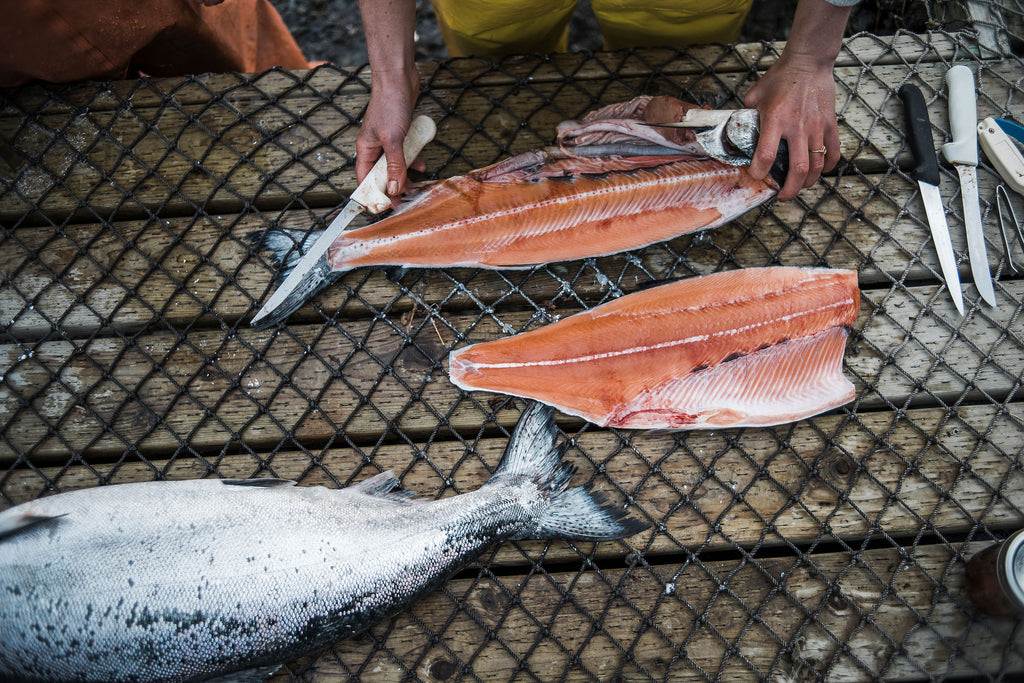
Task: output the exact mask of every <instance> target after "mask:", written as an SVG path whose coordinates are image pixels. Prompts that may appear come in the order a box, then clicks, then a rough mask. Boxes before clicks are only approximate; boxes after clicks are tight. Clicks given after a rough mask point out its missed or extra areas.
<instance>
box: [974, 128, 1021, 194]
mask: <svg viewBox="0 0 1024 683" xmlns="http://www.w3.org/2000/svg"><path fill="white" fill-rule="evenodd" d="M1011 137H1013V138H1016V139H1017V140H1020V141H1021V142H1024V128H1022V127H1021V126H1018V125H1017V124H1016V123H1013V122H1012V121H1007V120H1005V119H995V118H992V117H991V116H990V117H988V118H987V119H985V120H984V121H982V122H981V123H979V124H978V141H979V142H980V143H981V148H982V149H983V150H985V156H987V157H988V160H989V161H990V162H992V166H993V167H995V169H996V171H997V172H998V173H999V176H1000V177H1001V178H1002V179H1003V182H1005V183H1006V184H1007V185H1009V186H1010V189H1012V190H1015V191H1016V192H1018V193H1019V194H1022V195H1024V156H1021V153H1020V150H1019V149H1017V146H1016V145H1015V144H1013V140H1011V139H1010V138H1011Z"/></svg>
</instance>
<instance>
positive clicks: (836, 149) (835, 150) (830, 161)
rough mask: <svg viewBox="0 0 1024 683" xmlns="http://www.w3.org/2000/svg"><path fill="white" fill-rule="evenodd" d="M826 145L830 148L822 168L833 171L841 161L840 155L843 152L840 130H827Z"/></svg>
mask: <svg viewBox="0 0 1024 683" xmlns="http://www.w3.org/2000/svg"><path fill="white" fill-rule="evenodd" d="M825 146H826V147H827V148H828V153H826V154H825V164H824V166H823V167H822V170H823V171H831V170H832V169H833V168H835V167H836V165H837V164H838V163H839V157H840V154H841V152H842V144H841V143H840V142H839V131H838V130H837V129H836V128H832V129H831V130H829V131H827V132H826V134H825Z"/></svg>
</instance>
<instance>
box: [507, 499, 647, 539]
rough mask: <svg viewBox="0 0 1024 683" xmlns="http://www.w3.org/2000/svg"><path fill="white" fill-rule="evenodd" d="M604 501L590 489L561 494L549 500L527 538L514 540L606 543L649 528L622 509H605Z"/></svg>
mask: <svg viewBox="0 0 1024 683" xmlns="http://www.w3.org/2000/svg"><path fill="white" fill-rule="evenodd" d="M604 500H605V499H604V496H602V495H601V494H600V493H598V492H596V491H591V490H590V487H589V486H574V487H573V488H571V489H567V490H565V491H561V492H560V493H558V494H556V495H553V496H552V497H551V504H550V505H549V506H548V509H547V510H545V511H544V515H543V516H542V517H541V518H540V519H539V520H538V521H537V525H536V526H535V527H534V528H533V529H532V530H531V532H530V534H529V535H523V536H521V537H519V538H517V539H516V540H526V539H549V538H550V539H561V540H566V541H608V540H613V539H616V538H626V537H627V536H632V535H633V534H637V533H640V532H641V531H644V530H646V529H649V528H650V524H647V523H646V522H641V521H640V520H638V519H633V518H631V517H629V516H628V514H629V513H628V512H626V511H625V510H623V509H622V508H617V507H615V506H613V505H605V504H604Z"/></svg>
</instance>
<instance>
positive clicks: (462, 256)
mask: <svg viewBox="0 0 1024 683" xmlns="http://www.w3.org/2000/svg"><path fill="white" fill-rule="evenodd" d="M651 100H652V98H650V97H641V98H637V99H635V100H632V101H630V102H628V103H623V104H619V105H612V106H609V107H605V108H603V109H601V110H598V111H596V112H593V113H592V114H590V115H588V116H587V117H585V118H584V119H583V120H582V121H581V122H563V124H561V125H560V126H559V145H558V146H557V147H549V148H546V149H540V150H534V151H531V152H526V153H524V154H520V155H517V156H515V157H512V158H510V159H507V160H505V161H502V162H499V163H497V164H494V165H492V166H488V167H486V168H482V169H477V170H475V171H471V172H470V173H467V174H466V175H464V176H456V177H453V178H448V179H445V180H440V181H436V182H431V183H427V184H425V186H424V189H423V190H422V191H421V192H419V194H417V195H415V196H413V197H411V198H410V199H409V201H407V202H406V203H404V204H402V205H401V206H399V208H398V209H396V210H395V212H394V213H393V214H391V215H390V216H388V217H387V218H385V219H383V220H381V221H378V222H377V223H374V224H372V225H369V226H366V227H363V228H358V229H355V230H350V231H348V232H345V233H344V234H342V235H341V236H339V237H338V239H337V240H335V242H334V243H333V244H332V245H331V248H330V250H329V252H328V263H329V265H330V268H331V270H332V271H336V272H337V271H345V270H349V269H351V268H357V267H360V266H384V265H391V266H413V267H452V266H468V267H477V268H525V267H531V266H534V265H538V264H542V263H549V262H552V261H564V260H573V259H580V258H586V257H591V256H603V255H608V254H614V253H617V252H620V251H624V250H629V249H638V248H640V247H644V246H647V245H649V244H653V243H656V242H660V241H664V240H668V239H671V238H673V237H676V236H679V235H683V234H687V233H691V232H694V231H697V230H702V229H707V228H713V227H716V226H719V225H722V224H723V223H726V222H728V221H730V220H733V219H734V218H737V217H738V216H740V215H742V214H744V213H745V212H747V211H749V210H750V209H752V208H754V207H756V206H758V205H759V204H761V203H763V202H765V201H767V200H768V199H769V198H771V197H772V196H774V195H775V193H776V192H777V191H778V184H777V183H776V182H775V180H773V179H772V178H770V177H769V178H766V179H764V180H754V179H753V178H752V177H751V176H750V173H749V172H748V169H747V167H746V166H733V165H729V164H726V163H723V162H721V161H718V160H715V159H710V158H707V157H706V156H705V155H704V154H703V152H702V149H701V148H700V147H699V145H696V144H695V143H694V142H693V134H692V132H690V131H681V132H680V131H674V130H673V131H669V132H667V133H666V134H665V135H668V137H666V136H665V135H663V134H662V132H661V131H660V130H659V129H658V128H655V127H651V126H644V125H639V123H640V122H642V121H643V120H644V114H645V111H646V110H647V108H648V104H649V103H650V102H651ZM654 100H655V101H656V102H657V103H661V104H662V105H664V102H663V101H664V100H671V102H670V103H669V106H670V108H673V110H674V111H675V110H678V111H683V110H685V109H686V108H687V107H692V105H687V104H686V103H682V102H680V101H678V100H673V99H672V98H654ZM662 108H663V107H662ZM680 136H684V137H682V138H680ZM686 136H688V137H686Z"/></svg>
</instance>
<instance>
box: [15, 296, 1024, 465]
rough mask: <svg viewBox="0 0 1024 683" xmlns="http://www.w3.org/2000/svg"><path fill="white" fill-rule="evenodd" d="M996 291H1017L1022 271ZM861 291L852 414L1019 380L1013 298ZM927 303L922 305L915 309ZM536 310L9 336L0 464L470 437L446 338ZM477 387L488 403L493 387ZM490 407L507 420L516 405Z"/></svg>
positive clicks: (479, 332) (1001, 387) (494, 333)
mask: <svg viewBox="0 0 1024 683" xmlns="http://www.w3.org/2000/svg"><path fill="white" fill-rule="evenodd" d="M1001 289H1002V290H1003V291H1004V292H1006V293H1007V294H1008V295H1009V297H1010V298H1011V299H1013V300H1014V301H1018V302H1019V301H1021V300H1024V283H1022V282H1021V281H1018V280H1014V281H1009V282H1006V283H1004V284H1003V285H1002V287H1001ZM862 298H863V304H862V307H861V314H860V317H859V319H858V322H857V323H856V326H855V328H854V329H855V339H854V342H853V344H852V348H851V349H850V351H849V353H848V354H847V358H846V367H847V370H848V374H849V375H850V376H851V378H852V379H853V380H854V382H855V383H856V385H857V386H858V397H859V398H858V401H859V405H858V408H859V409H860V410H884V409H887V408H888V407H890V406H902V405H905V404H907V403H908V402H913V401H915V400H916V401H928V402H933V401H934V400H935V399H936V398H941V399H942V400H944V401H947V402H949V403H955V402H956V401H957V400H958V399H959V398H961V397H963V396H964V395H965V394H967V393H969V392H971V391H973V389H974V387H976V386H982V387H984V389H985V391H986V392H987V393H988V394H989V395H992V396H997V397H1006V396H1010V395H1011V394H1012V393H1013V392H1014V390H1015V389H1017V388H1018V387H1019V384H1020V377H1021V375H1022V373H1024V356H1022V355H1021V350H1020V346H1019V344H1013V343H999V342H1000V341H1001V340H1003V339H1004V338H1005V335H1006V333H1005V331H1004V330H1006V329H1007V328H1008V327H1009V326H1010V325H1011V324H1012V322H1013V320H1014V319H1015V318H1016V316H1017V315H1018V314H1019V313H1018V312H1019V308H1014V307H1011V305H1009V304H1008V305H1005V306H1003V307H1002V308H1001V309H997V310H995V311H992V312H991V313H989V312H986V313H985V314H977V315H972V316H971V317H970V318H967V319H965V320H964V321H963V322H958V321H956V318H955V316H956V313H955V309H953V306H952V303H951V302H948V301H945V300H944V298H940V297H939V296H937V294H936V292H935V287H908V288H906V289H898V290H896V291H891V292H890V291H882V290H879V291H877V292H876V291H873V290H864V291H863V294H862ZM936 299H937V300H936ZM933 300H934V301H933ZM929 301H932V304H931V309H932V310H931V311H930V312H927V313H924V312H922V306H923V304H924V303H925V302H929ZM560 313H564V312H560V311H557V310H556V311H553V312H552V313H551V316H552V317H554V316H557V315H559V314H560ZM547 321H548V320H545V319H543V318H541V317H540V316H538V315H537V313H536V312H533V313H530V312H514V311H513V312H508V313H495V314H492V315H489V316H483V317H480V316H465V315H450V316H431V317H430V318H421V319H420V320H419V321H416V323H415V325H414V328H413V330H410V333H412V332H414V334H412V339H413V340H414V341H415V344H411V345H410V344H409V343H407V342H406V339H409V338H410V333H407V332H406V330H405V329H403V327H402V326H401V324H400V322H399V321H396V320H393V319H387V318H386V317H383V316H382V317H381V318H378V319H376V320H372V321H364V320H357V321H351V322H345V323H344V324H343V325H338V326H329V327H327V328H322V327H317V326H312V325H310V326H296V327H292V328H289V329H288V330H287V331H286V332H280V333H279V332H274V331H263V332H256V331H251V330H243V331H238V332H237V333H236V332H232V333H230V334H228V335H225V334H224V332H223V331H221V330H216V329H210V330H198V331H194V332H189V333H187V334H185V335H181V334H180V333H176V332H153V333H148V334H141V335H136V336H133V337H130V338H121V337H103V338H98V339H92V340H88V341H84V342H81V343H79V342H74V341H53V342H43V343H39V344H35V345H34V346H33V348H32V351H31V355H29V354H28V353H26V351H25V350H24V347H23V346H22V345H21V344H18V343H14V344H4V345H2V346H0V367H3V368H5V372H4V375H5V381H4V383H3V384H2V385H0V416H3V417H4V418H5V419H6V420H7V421H8V424H7V428H6V430H5V436H6V438H5V441H6V443H0V463H10V462H12V461H13V460H14V459H15V458H16V457H17V454H18V453H20V452H27V451H28V450H31V451H32V453H33V458H34V460H35V461H36V462H40V463H42V462H45V461H47V460H62V459H65V458H66V457H67V452H68V449H71V451H72V452H74V453H76V454H82V455H86V456H89V457H91V455H90V454H95V455H96V456H97V457H99V458H116V457H119V456H120V454H121V453H122V452H123V450H124V448H125V446H127V445H132V446H133V447H136V448H140V449H142V450H144V451H150V452H154V453H166V452H168V451H171V450H174V449H175V448H180V447H181V446H182V445H183V444H184V443H186V442H187V443H188V445H189V447H190V448H191V449H196V450H199V451H202V452H206V451H211V450H214V451H215V450H218V449H219V448H221V447H222V445H223V444H224V442H225V440H226V437H230V438H232V439H234V438H237V439H240V440H241V441H243V442H244V443H245V444H247V445H248V447H250V448H255V449H266V448H272V447H273V446H274V445H275V444H278V443H280V442H281V440H282V439H285V438H296V439H298V440H299V441H300V442H301V443H305V444H311V445H312V444H318V443H326V442H328V441H329V440H330V439H331V438H333V437H334V435H335V434H336V433H337V432H338V430H344V432H345V435H346V438H347V439H350V440H352V441H353V442H355V443H368V442H369V443H372V442H373V441H374V440H375V439H377V438H379V436H380V435H381V434H385V433H388V431H389V430H390V429H393V428H397V429H399V430H401V432H402V433H403V434H406V435H408V436H409V437H411V438H426V436H427V435H429V434H430V433H432V432H433V431H434V430H436V429H437V428H438V424H439V423H440V425H441V427H442V428H443V429H446V430H448V429H450V430H453V431H455V432H458V433H461V434H466V433H471V432H473V431H475V430H476V429H477V427H478V425H479V424H480V420H481V417H482V415H481V411H480V410H478V409H477V407H476V406H475V405H474V404H473V403H470V402H467V401H465V400H464V399H463V394H462V392H460V391H459V390H458V389H457V388H455V387H454V386H452V385H451V384H450V382H449V380H448V378H447V374H446V371H445V368H446V367H447V364H446V359H447V352H448V350H449V349H451V348H452V347H454V346H461V345H462V344H461V343H458V344H456V342H457V341H458V342H461V341H463V340H464V341H466V342H469V343H477V342H481V341H486V340H489V339H493V338H497V337H500V336H504V335H506V334H508V333H510V332H512V331H525V330H528V329H531V328H532V327H534V326H535V325H536V324H543V323H544V322H547ZM918 327H920V331H917V330H916V329H915V328H918ZM912 331H913V332H912ZM442 340H443V343H442ZM989 349H991V350H990V351H989ZM473 396H474V397H478V398H477V400H479V401H482V402H486V401H487V400H488V398H490V397H491V396H492V395H490V394H487V393H486V392H475V393H474V394H473ZM324 397H329V400H326V399H325V398H324ZM367 399H370V400H371V402H372V407H371V406H369V405H365V402H366V400H367ZM211 406H216V410H215V411H214V414H212V415H211V412H210V407H211ZM499 419H502V421H503V422H504V423H505V424H506V425H507V424H510V423H511V422H512V420H513V416H511V415H509V414H507V413H501V414H499ZM48 432H49V434H48ZM231 435H235V436H231Z"/></svg>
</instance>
